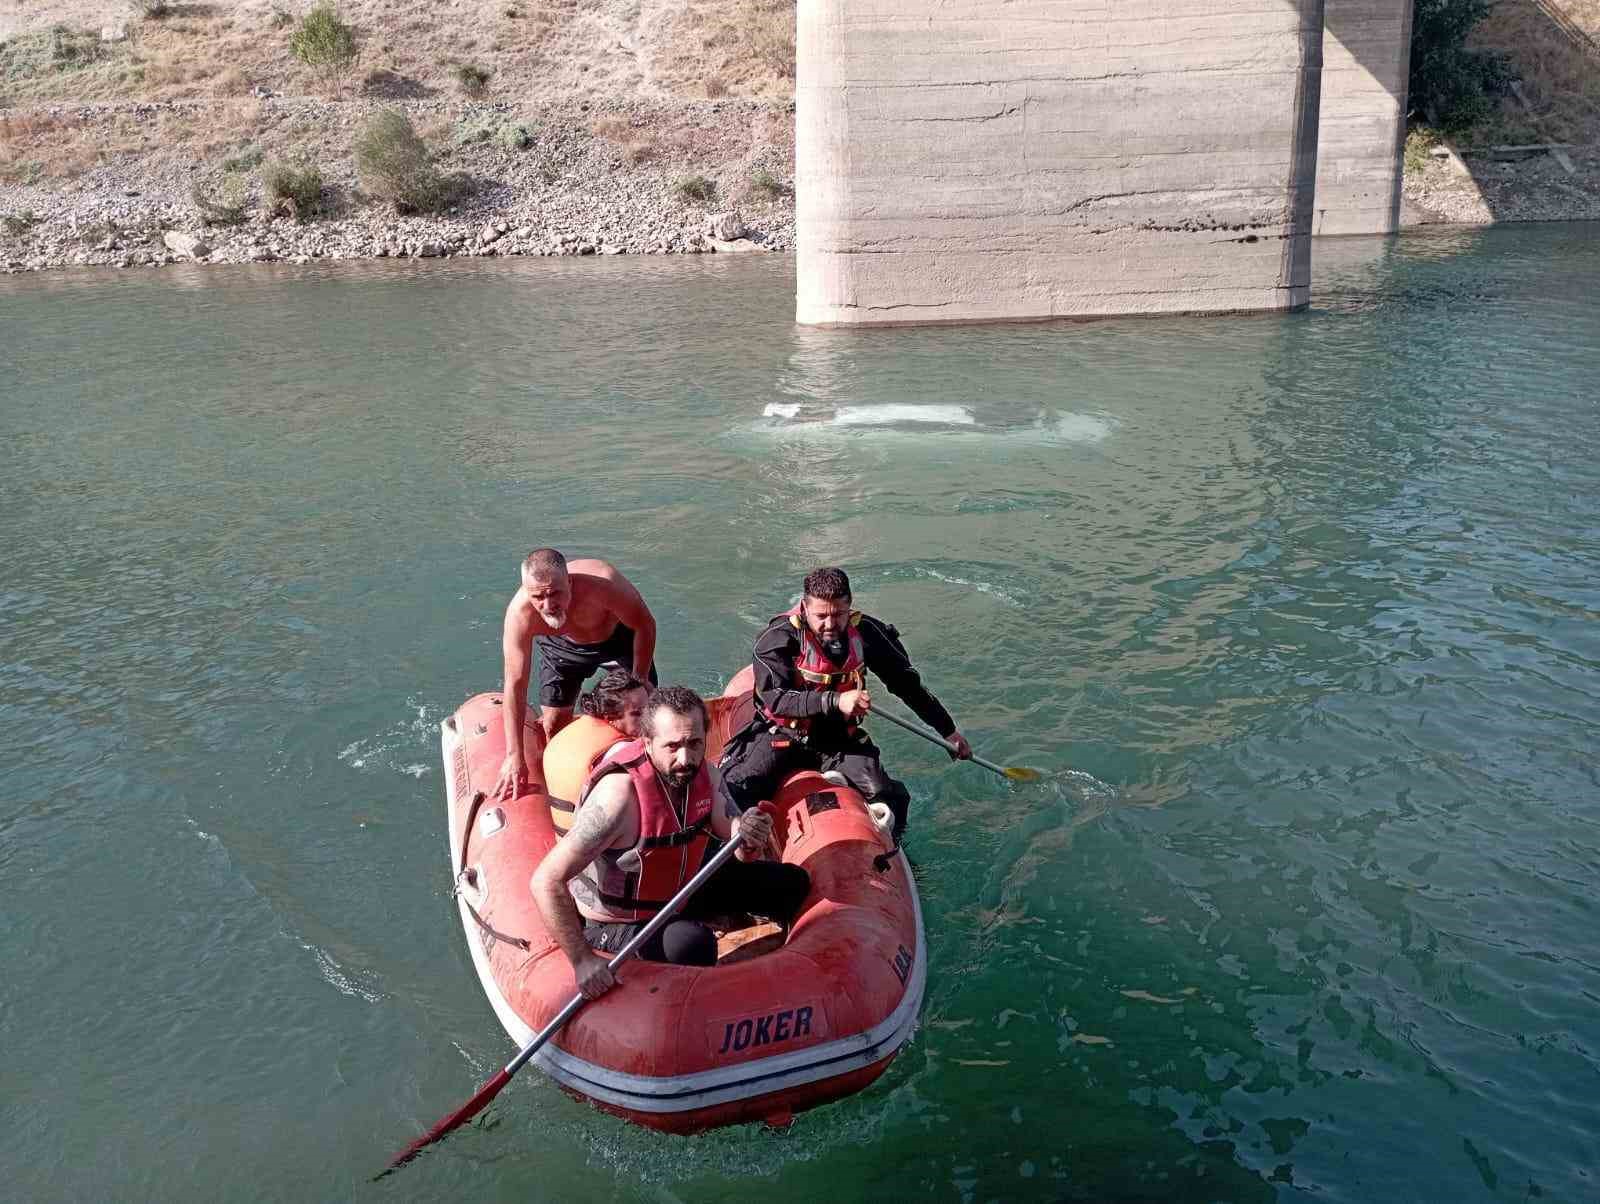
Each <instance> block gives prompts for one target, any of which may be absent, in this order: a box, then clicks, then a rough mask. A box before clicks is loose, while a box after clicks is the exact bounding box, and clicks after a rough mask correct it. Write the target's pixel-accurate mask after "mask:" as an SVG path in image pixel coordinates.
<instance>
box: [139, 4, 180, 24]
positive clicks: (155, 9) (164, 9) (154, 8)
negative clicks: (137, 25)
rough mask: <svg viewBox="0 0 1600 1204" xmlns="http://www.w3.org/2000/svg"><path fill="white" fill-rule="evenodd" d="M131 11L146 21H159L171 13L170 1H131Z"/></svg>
mask: <svg viewBox="0 0 1600 1204" xmlns="http://www.w3.org/2000/svg"><path fill="white" fill-rule="evenodd" d="M133 9H134V11H135V12H136V13H138V14H139V15H140V16H141V17H143V18H144V19H145V20H146V21H159V20H161V18H162V17H165V16H167V15H168V14H169V13H171V12H172V4H171V3H170V0H133Z"/></svg>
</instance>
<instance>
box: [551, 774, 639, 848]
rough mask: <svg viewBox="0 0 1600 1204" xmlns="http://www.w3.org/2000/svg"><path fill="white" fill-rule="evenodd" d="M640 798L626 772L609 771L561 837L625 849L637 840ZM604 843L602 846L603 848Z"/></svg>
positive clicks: (578, 842) (581, 842) (583, 842)
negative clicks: (633, 837)
mask: <svg viewBox="0 0 1600 1204" xmlns="http://www.w3.org/2000/svg"><path fill="white" fill-rule="evenodd" d="M638 816H639V799H638V796H637V795H636V794H635V793H634V789H633V783H632V782H631V781H630V780H629V779H628V775H627V774H625V773H608V774H606V776H605V777H603V778H601V779H600V780H599V781H598V782H596V783H595V784H594V789H593V790H591V791H590V792H589V797H588V798H587V799H585V800H584V803H583V806H582V807H580V808H579V809H578V817H577V819H576V820H574V821H573V825H572V829H571V831H569V832H568V833H567V834H566V836H565V837H563V838H562V839H564V840H569V841H572V842H573V843H575V844H597V843H599V842H601V841H603V842H604V846H609V847H612V848H626V847H630V846H632V844H633V843H634V841H633V840H632V839H630V836H635V835H636V834H637V829H638V827H639V821H638ZM604 846H602V847H604Z"/></svg>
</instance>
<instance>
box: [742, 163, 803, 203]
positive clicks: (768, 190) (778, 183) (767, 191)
mask: <svg viewBox="0 0 1600 1204" xmlns="http://www.w3.org/2000/svg"><path fill="white" fill-rule="evenodd" d="M793 191H794V189H793V188H790V187H789V185H787V184H785V183H784V182H783V181H782V180H780V179H778V177H777V176H775V175H773V174H772V173H771V172H770V171H768V170H767V169H766V168H765V167H758V168H756V169H755V170H754V171H753V172H751V173H750V195H751V196H752V197H754V198H756V199H757V200H760V201H775V200H777V199H778V198H779V197H785V196H788V195H789V194H790V193H792V192H793Z"/></svg>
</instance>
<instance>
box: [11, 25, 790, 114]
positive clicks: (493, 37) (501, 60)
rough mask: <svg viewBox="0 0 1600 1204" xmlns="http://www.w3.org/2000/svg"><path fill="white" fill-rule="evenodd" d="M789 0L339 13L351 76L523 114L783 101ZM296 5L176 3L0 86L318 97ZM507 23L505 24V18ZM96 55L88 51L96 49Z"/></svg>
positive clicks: (58, 93)
mask: <svg viewBox="0 0 1600 1204" xmlns="http://www.w3.org/2000/svg"><path fill="white" fill-rule="evenodd" d="M794 6H795V0H460V3H459V4H457V5H454V6H451V7H442V6H441V5H439V3H438V2H437V0H341V2H340V11H341V13H342V15H343V18H344V19H345V20H346V21H348V22H349V23H350V24H351V25H353V26H354V27H355V28H356V30H357V32H358V34H359V35H360V38H361V61H360V65H359V68H358V71H359V72H360V73H361V74H367V73H372V72H387V73H390V75H391V76H392V77H395V78H399V79H403V80H405V81H408V86H409V87H410V88H411V89H413V90H427V91H428V92H429V93H430V94H438V95H449V94H450V93H452V92H455V91H456V90H457V84H456V81H455V78H454V75H453V71H454V65H455V64H457V63H461V62H471V63H474V64H476V65H479V66H481V67H483V68H484V69H485V70H486V71H489V72H491V73H492V74H493V79H494V91H495V94H496V95H498V96H505V97H508V98H513V99H515V100H518V101H524V102H532V103H549V102H557V101H564V100H570V99H573V98H575V97H589V98H618V99H625V98H629V97H657V96H659V95H660V94H661V93H662V92H665V93H667V94H669V95H676V96H680V97H684V98H696V99H698V98H701V97H712V98H715V97H719V96H732V97H766V98H778V99H782V98H786V97H788V96H789V95H791V94H792V92H793V79H794ZM303 8H304V4H303V3H296V4H293V5H291V4H289V3H288V2H287V0H237V2H234V3H227V2H223V0H218V2H215V3H192V4H176V5H174V10H173V11H172V13H170V14H169V15H168V16H167V17H165V18H164V19H162V20H159V21H138V20H133V21H131V22H130V23H129V25H128V31H129V35H130V36H129V40H128V41H126V42H117V43H107V44H105V45H104V47H103V49H104V51H105V54H104V56H103V59H102V60H101V61H97V62H96V63H94V64H92V65H91V66H88V67H84V68H82V69H80V70H77V71H75V72H73V75H74V76H75V78H74V79H71V80H68V79H66V78H65V76H64V75H61V76H51V77H49V78H41V79H34V80H31V81H28V83H27V85H26V87H23V86H20V85H16V84H8V83H0V87H3V88H4V89H5V90H6V91H7V92H8V94H9V95H10V97H11V99H12V100H13V101H23V102H28V101H51V100H95V99H113V98H128V99H140V100H168V99H180V98H184V97H198V96H209V95H224V96H225V95H230V94H236V89H237V88H238V86H239V83H240V81H241V79H243V80H248V81H249V83H252V84H253V83H260V84H264V85H266V86H267V87H269V88H271V89H273V91H275V92H281V93H286V94H289V95H301V94H307V93H315V92H316V91H318V90H319V89H318V87H317V81H316V80H315V79H314V78H313V77H312V75H311V73H310V72H309V71H307V70H306V69H305V68H303V67H301V66H299V65H298V64H296V63H295V62H294V61H293V60H292V58H291V56H290V54H289V50H288V43H289V35H290V33H291V32H292V31H293V27H292V25H287V26H286V25H284V24H282V14H283V13H285V12H292V13H295V14H296V15H298V13H299V12H300V11H301V10H302V9H303ZM511 14H514V15H511ZM113 18H115V19H118V20H120V19H121V17H120V13H119V12H118V11H117V10H113V9H108V8H107V6H106V3H105V0H27V2H26V3H25V4H20V3H18V2H17V0H10V2H7V0H0V37H8V36H10V35H11V34H13V33H16V32H19V31H22V32H30V33H34V34H37V33H40V32H42V31H44V30H46V29H48V28H49V27H50V26H51V25H53V24H55V23H57V22H64V23H66V24H68V25H69V26H71V27H73V28H75V29H79V30H92V31H94V34H95V37H96V39H97V38H98V31H99V28H100V26H101V25H103V24H105V23H106V22H107V21H108V20H110V19H113ZM96 44H97V45H98V41H96Z"/></svg>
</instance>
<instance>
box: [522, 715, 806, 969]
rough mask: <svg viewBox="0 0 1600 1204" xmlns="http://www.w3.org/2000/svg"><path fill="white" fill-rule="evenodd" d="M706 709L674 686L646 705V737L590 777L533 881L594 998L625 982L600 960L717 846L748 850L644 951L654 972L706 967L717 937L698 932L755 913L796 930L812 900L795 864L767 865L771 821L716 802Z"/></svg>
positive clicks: (551, 926) (612, 755)
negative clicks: (657, 965) (656, 964)
mask: <svg viewBox="0 0 1600 1204" xmlns="http://www.w3.org/2000/svg"><path fill="white" fill-rule="evenodd" d="M705 755H706V706H705V703H704V702H702V701H701V700H700V696H699V695H698V694H696V693H695V692H694V691H693V690H689V689H685V688H684V687H682V686H668V687H666V688H665V689H659V690H656V691H655V692H654V693H652V694H651V695H650V699H649V701H648V702H647V703H646V704H645V712H644V737H643V739H641V740H630V741H627V742H626V743H623V744H619V745H617V746H616V747H614V748H613V749H611V751H610V752H608V753H607V754H606V756H605V758H604V759H603V760H602V761H601V762H600V764H599V765H598V766H597V767H596V768H595V770H594V772H593V773H591V774H590V775H589V780H588V781H587V782H586V783H585V784H584V788H583V790H582V792H581V793H580V795H579V797H578V808H577V818H576V819H574V820H573V824H572V830H571V831H570V832H568V833H567V834H566V835H565V836H563V837H562V838H561V840H560V841H558V842H557V844H556V846H555V847H554V848H553V849H551V850H550V852H549V853H548V854H547V855H546V856H545V859H544V860H543V861H542V862H540V863H539V868H538V869H537V870H535V871H534V874H533V881H532V883H531V886H532V890H533V897H534V901H535V902H536V903H537V904H538V907H539V912H540V914H541V915H542V916H543V917H544V922H545V927H546V928H547V929H548V930H549V932H550V936H551V938H552V939H553V940H554V941H555V942H556V944H557V945H559V946H560V947H561V951H562V952H563V953H565V954H566V955H567V960H568V961H569V962H571V963H572V971H573V976H574V978H575V979H576V980H577V983H578V989H579V990H580V991H582V992H583V994H584V996H585V997H586V998H588V999H597V998H599V997H600V996H601V995H603V994H604V993H605V992H606V991H607V990H609V989H610V988H611V987H612V986H613V985H614V984H615V982H616V979H615V978H614V977H613V976H612V973H611V967H610V964H609V963H608V962H607V961H606V959H605V958H603V957H600V956H599V955H598V954H597V953H596V950H599V951H601V952H605V953H615V952H616V951H617V950H619V949H621V948H622V947H623V945H625V944H626V943H627V942H628V941H629V940H631V939H632V938H633V936H634V935H635V934H636V933H637V932H638V931H639V929H640V928H642V927H643V926H644V925H645V924H646V923H648V922H649V920H650V917H651V916H653V915H654V914H655V913H656V912H658V911H660V910H661V908H662V906H664V905H665V904H666V902H667V901H668V900H669V899H671V898H672V896H673V895H675V894H677V893H678V891H679V889H680V888H681V887H682V886H683V885H684V883H686V882H688V881H689V879H690V878H692V877H693V876H694V874H695V872H696V871H697V870H698V869H699V868H700V866H701V865H702V864H703V863H704V858H705V852H706V846H707V844H708V842H709V840H710V838H711V837H712V836H715V837H716V838H717V839H718V840H721V841H728V840H737V841H739V842H740V848H739V850H738V852H736V853H735V854H734V860H732V861H729V862H725V863H724V864H723V866H722V868H721V869H719V870H718V871H717V872H716V873H715V874H713V875H712V876H711V878H710V879H709V880H708V881H706V882H705V883H704V884H703V885H702V886H701V887H700V889H699V890H698V891H696V892H695V895H694V897H693V898H692V899H690V900H689V901H688V902H687V903H686V904H685V905H684V908H683V910H682V911H680V912H679V913H678V918H676V919H674V920H672V921H670V922H669V923H667V924H666V925H665V926H664V927H663V928H662V929H661V931H660V932H658V933H657V934H656V935H655V936H654V937H652V938H651V939H650V941H649V942H647V943H646V944H645V945H644V946H643V948H641V949H640V950H639V956H640V957H642V958H645V959H646V960H648V961H662V962H672V963H675V964H677V965H689V966H709V965H713V964H715V962H716V960H717V938H716V934H715V933H713V932H712V931H711V929H710V928H708V927H706V926H705V925H704V924H702V923H699V922H697V921H698V919H703V918H705V917H708V916H720V915H727V914H730V913H734V914H736V913H743V912H751V913H754V914H756V915H765V916H769V917H771V918H772V919H774V920H777V921H778V922H779V923H781V924H785V925H787V924H788V923H789V922H790V921H791V920H793V919H794V916H795V914H796V913H797V912H798V911H799V910H800V906H801V904H802V903H804V902H805V898H806V894H807V892H808V891H809V890H810V889H811V879H810V876H809V875H808V874H807V873H806V872H805V870H803V869H801V868H800V867H799V866H797V865H785V864H782V863H774V862H770V861H762V860H759V858H760V857H761V855H762V851H763V850H764V849H765V848H766V847H767V844H768V842H769V841H770V839H771V837H772V818H771V817H770V816H769V815H768V814H767V813H766V812H764V811H760V810H751V811H746V812H745V813H744V814H742V815H741V814H739V812H738V811H737V809H736V808H734V807H733V806H732V805H731V804H729V803H727V802H726V801H725V800H723V799H722V798H721V797H720V796H719V792H718V790H717V788H716V784H715V783H714V782H713V780H712V774H711V767H710V766H708V765H707V764H706V761H705Z"/></svg>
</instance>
